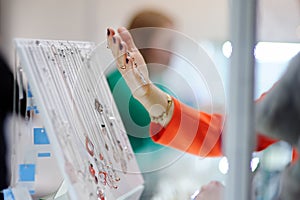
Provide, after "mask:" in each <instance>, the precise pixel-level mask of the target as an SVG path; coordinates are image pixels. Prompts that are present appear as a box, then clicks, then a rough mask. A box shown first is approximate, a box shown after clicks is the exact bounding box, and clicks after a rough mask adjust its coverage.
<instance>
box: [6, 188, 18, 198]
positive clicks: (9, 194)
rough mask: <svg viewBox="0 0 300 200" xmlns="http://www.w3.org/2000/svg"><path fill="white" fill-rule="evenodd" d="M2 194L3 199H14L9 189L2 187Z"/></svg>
mask: <svg viewBox="0 0 300 200" xmlns="http://www.w3.org/2000/svg"><path fill="white" fill-rule="evenodd" d="M3 196H4V200H14V199H15V197H14V194H13V193H12V191H11V189H10V188H8V189H4V190H3Z"/></svg>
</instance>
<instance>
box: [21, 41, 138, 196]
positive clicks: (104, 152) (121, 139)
mask: <svg viewBox="0 0 300 200" xmlns="http://www.w3.org/2000/svg"><path fill="white" fill-rule="evenodd" d="M15 46H16V50H17V55H18V57H19V62H20V66H21V67H22V69H23V71H24V72H25V74H26V77H27V79H28V83H29V85H30V88H31V91H32V93H33V96H34V97H35V102H36V104H37V107H38V109H39V110H40V113H41V116H42V119H43V121H44V125H45V129H46V130H47V135H48V137H49V140H50V143H51V146H52V149H53V151H54V154H55V156H56V159H57V161H58V165H59V168H60V170H61V172H62V174H63V175H64V178H65V181H66V183H67V186H68V195H69V198H70V199H72V200H73V199H78V200H79V199H80V200H81V199H99V200H103V199H107V200H109V199H138V198H139V195H140V193H141V192H142V188H143V178H142V176H141V174H140V171H139V168H138V165H137V163H136V160H135V157H134V153H133V151H132V148H131V146H130V143H129V140H128V138H127V134H126V132H125V129H124V126H123V124H122V121H121V118H120V116H119V114H118V111H117V108H116V105H115V103H114V100H113V97H112V95H111V92H110V89H109V87H108V84H107V81H106V77H105V74H104V70H103V69H104V68H105V66H101V65H103V63H101V61H99V58H97V57H96V56H97V55H96V54H95V52H93V50H94V49H95V47H96V46H95V44H94V43H90V42H77V41H53V40H34V39H16V40H15ZM99 48H101V47H99ZM99 48H98V51H99ZM91 55H93V58H92V59H91ZM100 60H101V59H100ZM15 181H17V179H16V180H15Z"/></svg>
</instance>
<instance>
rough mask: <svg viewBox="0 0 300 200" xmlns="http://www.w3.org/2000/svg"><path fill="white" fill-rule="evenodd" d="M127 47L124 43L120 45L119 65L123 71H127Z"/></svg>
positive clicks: (121, 42)
mask: <svg viewBox="0 0 300 200" xmlns="http://www.w3.org/2000/svg"><path fill="white" fill-rule="evenodd" d="M127 49H128V48H127V45H126V43H125V42H124V41H120V43H119V56H118V65H119V68H120V69H121V70H125V69H126V64H127V63H126V57H127V53H126V52H127Z"/></svg>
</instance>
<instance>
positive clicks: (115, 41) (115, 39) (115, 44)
mask: <svg viewBox="0 0 300 200" xmlns="http://www.w3.org/2000/svg"><path fill="white" fill-rule="evenodd" d="M120 42H121V38H120V36H118V35H114V36H112V43H111V48H110V49H111V51H112V54H113V56H114V58H115V59H118V57H119V51H120V47H119V45H120Z"/></svg>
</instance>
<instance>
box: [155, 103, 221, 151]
mask: <svg viewBox="0 0 300 200" xmlns="http://www.w3.org/2000/svg"><path fill="white" fill-rule="evenodd" d="M173 102H174V112H173V116H172V119H171V121H170V122H169V124H168V125H167V127H166V128H163V127H162V126H160V125H159V124H156V123H151V124H150V136H151V138H152V139H153V140H154V141H155V142H157V143H159V144H162V145H166V146H170V147H173V148H176V149H179V150H181V151H185V152H188V153H192V154H195V155H199V156H203V157H205V156H210V157H211V156H220V155H222V153H221V152H222V151H221V146H222V137H221V133H222V128H223V117H222V116H221V115H218V114H212V115H210V114H207V113H204V112H199V111H197V110H195V109H193V108H190V107H188V106H186V105H184V104H182V103H180V102H179V101H178V100H176V99H174V98H173Z"/></svg>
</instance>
